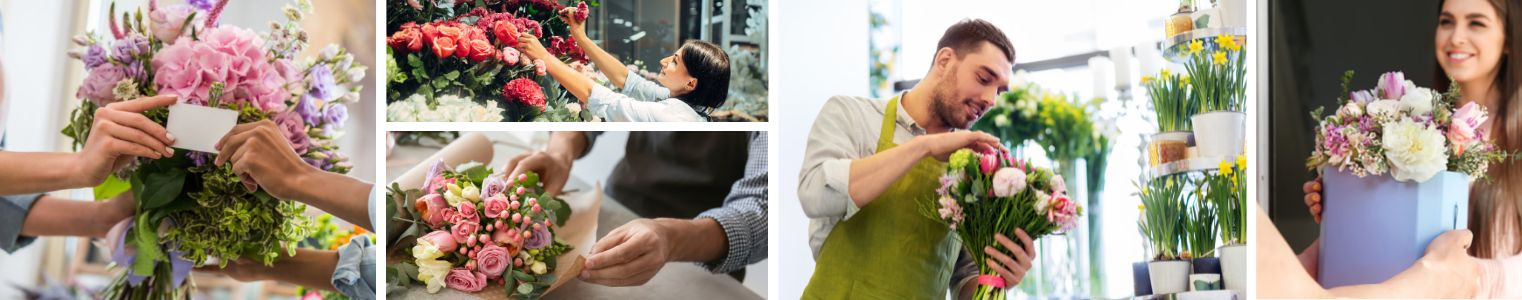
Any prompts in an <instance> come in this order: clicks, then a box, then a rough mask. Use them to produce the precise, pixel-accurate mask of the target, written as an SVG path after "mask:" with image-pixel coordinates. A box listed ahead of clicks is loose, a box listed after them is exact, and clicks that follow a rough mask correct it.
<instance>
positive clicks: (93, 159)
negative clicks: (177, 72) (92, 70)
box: [74, 95, 178, 187]
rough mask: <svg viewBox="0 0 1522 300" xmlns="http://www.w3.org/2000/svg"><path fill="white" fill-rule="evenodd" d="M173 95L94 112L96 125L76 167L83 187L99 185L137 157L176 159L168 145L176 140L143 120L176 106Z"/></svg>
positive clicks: (107, 106) (165, 131)
mask: <svg viewBox="0 0 1522 300" xmlns="http://www.w3.org/2000/svg"><path fill="white" fill-rule="evenodd" d="M176 100H178V98H177V97H175V96H174V95H160V96H155V97H148V98H140V99H135V100H130V101H122V102H117V103H111V104H110V105H106V106H105V107H101V108H99V109H96V110H95V123H93V124H92V125H91V127H90V135H89V138H87V139H86V140H85V145H84V148H83V149H80V151H79V153H80V159H79V160H77V162H78V164H76V165H75V169H74V170H75V174H78V176H76V178H79V179H82V180H84V181H85V182H83V183H81V184H79V185H78V186H81V187H89V186H96V185H100V184H101V183H102V182H105V181H106V177H107V176H108V175H110V174H111V173H113V172H116V170H120V169H121V168H122V167H124V166H126V165H127V163H128V162H131V161H132V160H133V159H135V157H147V158H154V159H157V158H163V157H165V156H170V155H174V149H170V148H169V145H170V144H172V143H174V142H175V140H176V139H175V136H174V135H173V134H171V133H170V132H168V131H167V130H165V129H164V127H163V126H159V124H158V123H154V122H153V120H149V119H148V117H144V116H143V112H144V111H148V110H150V109H154V108H159V107H164V106H168V105H171V104H174V103H175V101H176Z"/></svg>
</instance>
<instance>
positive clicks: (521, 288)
mask: <svg viewBox="0 0 1522 300" xmlns="http://www.w3.org/2000/svg"><path fill="white" fill-rule="evenodd" d="M533 292H534V285H531V284H520V285H518V293H521V294H528V293H533Z"/></svg>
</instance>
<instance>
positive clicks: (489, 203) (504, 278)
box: [389, 159, 574, 299]
mask: <svg viewBox="0 0 1522 300" xmlns="http://www.w3.org/2000/svg"><path fill="white" fill-rule="evenodd" d="M426 178H427V179H425V181H424V183H423V186H424V189H423V190H421V191H420V190H416V189H413V190H406V191H403V190H401V189H400V187H399V186H393V187H392V188H391V191H390V195H389V196H390V197H393V198H394V197H406V200H407V201H406V203H412V204H413V206H411V207H407V208H405V209H407V213H408V214H407V215H409V216H410V218H409V219H406V220H403V221H408V222H411V223H413V225H411V228H410V229H408V230H406V231H405V232H404V233H403V234H402V236H401V237H399V239H398V240H397V241H396V243H393V245H400V246H405V245H407V244H413V246H412V247H411V248H410V249H408V248H403V249H407V250H410V251H408V252H409V253H410V255H409V256H408V257H409V258H410V260H409V261H406V262H403V263H401V264H399V265H400V266H393V268H395V269H396V270H397V271H398V272H399V273H401V274H396V275H395V276H394V277H395V278H396V279H397V280H401V282H399V283H397V284H398V285H402V286H405V285H407V284H409V282H410V281H411V280H412V279H416V280H417V281H418V282H420V283H423V284H426V285H427V286H428V292H429V293H436V292H438V291H439V289H440V288H442V287H449V288H451V289H455V290H459V291H462V292H469V293H474V292H479V291H481V290H482V289H483V288H485V287H486V285H487V284H488V283H489V282H495V283H502V284H506V290H507V294H508V296H514V297H519V298H520V299H525V298H527V299H533V298H537V297H539V296H541V295H543V293H544V292H546V291H547V289H548V288H549V287H550V286H551V285H552V284H554V283H555V282H556V281H557V280H558V279H559V278H558V277H557V276H555V275H554V274H551V273H552V272H553V271H554V270H555V268H556V258H557V257H558V256H560V255H561V254H563V253H565V252H566V251H569V250H571V249H572V248H574V246H572V245H570V244H568V243H566V242H564V241H561V240H560V239H558V238H556V234H555V230H556V229H558V227H556V224H558V223H560V222H564V221H566V220H568V219H570V217H571V209H570V206H568V205H566V203H565V202H564V201H562V200H560V199H556V198H553V197H548V196H547V195H546V193H545V191H544V188H543V187H542V185H541V182H540V181H539V176H538V175H537V174H534V173H532V172H530V173H526V174H522V175H519V176H518V177H517V178H508V177H507V175H506V174H493V172H492V170H491V169H488V168H486V166H485V165H482V164H481V163H475V162H472V163H466V164H462V165H460V166H459V167H458V170H456V169H453V168H450V167H448V166H446V165H445V164H444V161H443V160H442V159H441V160H438V161H436V162H434V164H433V165H431V166H430V168H429V171H428V174H427V177H426Z"/></svg>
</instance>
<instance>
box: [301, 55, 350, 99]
mask: <svg viewBox="0 0 1522 300" xmlns="http://www.w3.org/2000/svg"><path fill="white" fill-rule="evenodd" d="M307 76H311V85H312V86H311V89H310V90H308V92H307V94H308V95H312V97H317V99H322V100H326V101H333V100H334V99H338V97H342V96H343V95H344V90H343V89H339V88H338V84H337V83H335V82H333V80H334V79H333V69H329V68H328V65H327V64H317V65H315V66H312V69H310V70H309V72H308V73H307Z"/></svg>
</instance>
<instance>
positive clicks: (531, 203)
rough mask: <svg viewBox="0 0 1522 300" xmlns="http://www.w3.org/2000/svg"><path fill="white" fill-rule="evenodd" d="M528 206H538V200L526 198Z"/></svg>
mask: <svg viewBox="0 0 1522 300" xmlns="http://www.w3.org/2000/svg"><path fill="white" fill-rule="evenodd" d="M528 205H530V206H533V205H539V199H534V198H528Z"/></svg>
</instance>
